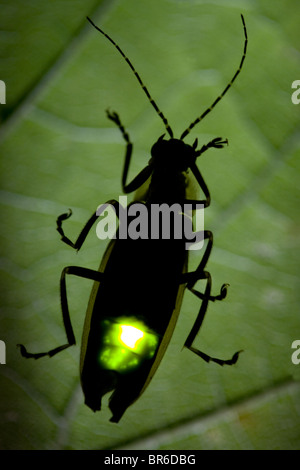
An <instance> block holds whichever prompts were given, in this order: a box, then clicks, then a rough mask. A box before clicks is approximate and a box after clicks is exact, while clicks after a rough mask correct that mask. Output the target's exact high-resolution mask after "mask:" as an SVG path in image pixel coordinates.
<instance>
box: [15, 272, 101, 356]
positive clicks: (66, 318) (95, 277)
mask: <svg viewBox="0 0 300 470" xmlns="http://www.w3.org/2000/svg"><path fill="white" fill-rule="evenodd" d="M66 274H73V275H74V276H79V277H83V278H85V279H91V280H92V281H98V282H100V281H101V280H102V279H103V273H101V272H99V271H94V270H93V269H87V268H81V267H79V266H67V267H66V268H64V269H63V271H62V273H61V278H60V298H61V310H62V316H63V322H64V326H65V331H66V335H67V340H68V343H66V344H63V345H61V346H58V347H57V348H54V349H50V351H47V352H41V353H29V352H28V351H27V349H26V348H25V346H23V344H18V345H17V346H18V347H19V348H20V351H21V354H22V356H23V357H25V358H27V359H29V358H32V359H39V358H41V357H45V356H49V357H52V356H55V354H57V353H59V352H61V351H63V350H64V349H67V348H69V347H70V346H73V345H74V344H76V340H75V336H74V332H73V327H72V323H71V318H70V313H69V307H68V301H67V290H66Z"/></svg>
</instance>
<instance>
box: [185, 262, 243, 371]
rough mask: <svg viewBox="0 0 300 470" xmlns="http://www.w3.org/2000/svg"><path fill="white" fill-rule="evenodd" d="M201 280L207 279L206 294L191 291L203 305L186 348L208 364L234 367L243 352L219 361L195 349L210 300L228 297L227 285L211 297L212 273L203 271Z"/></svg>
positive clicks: (187, 340)
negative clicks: (194, 343) (194, 344)
mask: <svg viewBox="0 0 300 470" xmlns="http://www.w3.org/2000/svg"><path fill="white" fill-rule="evenodd" d="M199 278H200V277H199ZM201 278H202V279H204V278H206V280H207V282H206V288H205V292H204V294H202V293H201V292H198V291H196V290H195V289H193V288H190V289H189V290H191V292H193V294H194V295H196V296H197V297H198V298H200V299H201V300H202V303H201V306H200V309H199V313H198V316H197V318H196V321H195V323H194V325H193V327H192V329H191V331H190V334H189V335H188V337H187V339H186V342H185V344H184V346H185V347H186V348H188V349H189V350H190V351H192V352H193V353H195V354H197V356H199V357H201V358H202V359H203V360H204V361H206V362H210V361H212V362H215V363H217V364H219V365H221V366H223V365H225V364H226V365H233V364H235V363H236V362H237V360H238V357H239V354H240V352H241V351H238V352H236V353H234V355H233V356H232V358H231V359H227V360H225V359H219V358H216V357H211V356H209V355H208V354H206V353H204V352H202V351H200V350H199V349H197V348H195V347H193V342H194V340H195V338H196V336H197V334H198V332H199V330H200V328H201V325H202V322H203V320H204V317H205V314H206V311H207V307H208V303H209V301H210V300H212V301H214V300H223V299H224V298H225V297H226V293H227V284H223V286H222V287H221V291H220V294H219V295H217V296H211V295H210V292H211V275H210V273H209V272H207V271H203V273H202V276H201Z"/></svg>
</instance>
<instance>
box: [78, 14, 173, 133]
mask: <svg viewBox="0 0 300 470" xmlns="http://www.w3.org/2000/svg"><path fill="white" fill-rule="evenodd" d="M87 20H88V21H89V22H90V23H91V25H92V26H94V28H96V29H97V31H99V32H100V33H101V34H103V36H105V37H106V38H107V39H108V40H109V41H110V42H111V43H112V44H113V45H114V46H115V48H116V49H117V50H118V51H119V52H120V54H121V56H122V57H123V58H124V59H125V60H126V62H127V64H128V65H129V67H130V68H131V70H132V71H133V73H134V75H135V76H136V78H137V80H138V82H139V84H140V85H141V87H142V89H143V90H144V92H145V93H146V96H147V98H148V100H149V101H150V103H151V104H152V106H153V108H154V109H155V111H156V112H157V114H158V115H159V117H160V118H161V119H162V121H163V123H164V125H165V128H166V130H167V132H168V134H169V135H170V137H173V131H172V129H171V127H170V125H169V123H168V120H167V118H166V117H165V116H164V114H163V113H162V111H161V110H160V109H159V107H158V106H157V104H156V103H155V101H154V99H153V98H152V97H151V95H150V93H149V91H148V89H147V88H146V86H145V85H144V83H143V81H142V79H141V77H140V76H139V74H138V73H137V71H136V70H135V68H134V66H133V65H132V63H131V62H130V60H129V59H128V57H126V55H125V54H124V52H123V51H122V49H121V48H120V47H119V46H118V44H116V43H115V41H114V40H113V39H112V38H111V37H110V36H109V35H108V34H106V33H105V32H104V31H103V30H102V29H100V28H99V27H98V26H96V25H95V23H93V21H92V20H91V19H90V18H89V17H87Z"/></svg>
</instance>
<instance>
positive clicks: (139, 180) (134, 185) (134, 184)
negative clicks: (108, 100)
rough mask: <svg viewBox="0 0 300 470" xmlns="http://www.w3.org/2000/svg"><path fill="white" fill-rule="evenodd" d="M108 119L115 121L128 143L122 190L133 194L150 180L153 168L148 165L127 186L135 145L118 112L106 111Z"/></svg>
mask: <svg viewBox="0 0 300 470" xmlns="http://www.w3.org/2000/svg"><path fill="white" fill-rule="evenodd" d="M106 113H107V117H108V119H110V120H111V121H113V122H114V123H115V124H116V125H117V126H118V128H119V129H120V131H121V133H122V136H123V138H124V140H125V142H126V152H125V161H124V167H123V173H122V189H123V192H124V193H125V194H128V193H131V192H132V191H136V189H138V188H139V187H140V186H142V184H143V183H145V181H146V180H147V179H148V178H149V176H150V175H151V173H152V168H151V167H150V166H149V165H148V166H146V167H145V168H144V169H143V170H142V171H141V172H140V173H139V174H138V175H137V176H136V177H135V178H134V179H133V180H132V181H131V183H128V184H126V181H127V176H128V170H129V164H130V160H131V155H132V148H133V145H132V143H131V141H130V138H129V135H128V133H127V132H126V130H125V127H124V126H123V124H122V123H121V120H120V118H119V115H118V114H117V113H116V112H114V111H113V112H110V111H109V110H107V111H106Z"/></svg>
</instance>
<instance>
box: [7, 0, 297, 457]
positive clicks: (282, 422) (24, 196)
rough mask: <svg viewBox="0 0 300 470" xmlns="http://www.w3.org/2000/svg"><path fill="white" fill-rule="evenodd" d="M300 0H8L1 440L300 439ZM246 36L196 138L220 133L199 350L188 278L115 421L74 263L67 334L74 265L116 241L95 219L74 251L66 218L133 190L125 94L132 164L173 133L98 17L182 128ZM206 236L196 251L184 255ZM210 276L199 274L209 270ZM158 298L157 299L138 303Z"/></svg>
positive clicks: (288, 442)
mask: <svg viewBox="0 0 300 470" xmlns="http://www.w3.org/2000/svg"><path fill="white" fill-rule="evenodd" d="M297 7H298V3H297V2H296V0H289V1H287V2H280V1H278V0H277V1H273V2H269V1H266V0H263V1H260V2H252V1H250V0H235V1H230V2H229V1H228V2H221V1H215V2H204V1H201V0H152V1H151V2H148V1H146V0H124V1H122V2H121V1H102V2H101V1H96V0H94V1H92V0H86V1H85V2H80V1H72V2H70V1H66V0H65V1H63V0H54V1H52V2H49V3H46V2H38V1H37V0H31V1H28V2H26V4H24V2H20V1H15V2H8V1H2V2H1V20H0V21H1V28H0V30H1V33H0V34H1V46H0V47H1V49H0V57H1V72H0V79H1V80H3V81H4V82H5V84H6V104H5V105H4V104H0V112H1V127H0V137H1V142H0V152H1V194H0V197H1V199H0V203H1V221H2V223H1V267H2V271H1V273H2V274H1V286H2V295H1V317H0V339H1V340H2V341H4V342H5V345H6V364H1V365H0V420H1V423H2V426H1V430H0V448H2V449H115V448H127V449H137V448H142V449H181V450H188V449H299V448H300V400H299V391H300V385H299V378H300V372H299V371H300V364H299V365H296V364H293V362H292V360H291V356H292V353H293V351H294V350H293V349H292V348H291V345H292V343H293V341H294V340H297V339H298V340H299V339H300V319H299V308H298V305H299V295H298V292H299V285H298V279H299V216H298V213H299V196H300V195H299V156H300V145H299V142H300V139H299V110H300V105H294V104H293V103H292V101H291V95H292V92H293V91H294V90H292V88H291V85H292V82H293V81H294V80H299V79H300V76H299V50H297V47H298V45H299V42H298V41H299V36H298V35H299V33H298V26H299V25H298V21H297V15H296V11H297ZM241 13H242V14H243V15H244V17H245V20H246V24H247V30H248V36H249V45H248V54H247V57H246V60H245V64H244V68H243V70H242V73H241V74H240V76H239V77H238V78H237V81H236V82H235V83H234V86H233V87H232V88H231V89H230V90H229V91H228V93H227V94H226V96H225V97H224V98H223V99H222V101H221V102H220V103H218V105H217V106H216V108H215V109H214V110H213V112H212V113H210V114H209V115H207V116H206V118H205V119H204V120H203V121H202V122H201V123H200V124H199V125H198V126H196V127H195V128H194V129H193V130H192V132H191V133H190V135H189V136H188V137H187V139H186V141H187V142H188V143H192V142H193V141H194V140H195V138H196V137H197V138H198V141H199V146H200V145H203V144H205V143H207V142H208V141H209V140H211V139H212V138H214V137H219V136H220V137H223V138H228V140H229V146H228V147H226V148H225V149H223V150H218V149H216V150H209V151H208V152H207V153H205V155H203V157H202V159H201V160H200V161H199V162H198V164H199V168H200V169H201V173H202V175H203V177H204V178H205V181H206V182H207V184H208V187H209V189H210V192H211V196H212V204H211V206H210V207H209V208H208V209H207V210H206V213H205V227H206V228H207V229H210V230H212V231H213V233H214V248H213V251H212V255H211V257H210V260H209V263H208V266H207V269H209V271H210V273H211V275H212V278H213V291H214V292H215V293H217V292H219V288H220V286H221V285H222V284H223V283H225V282H226V283H229V284H230V290H229V293H228V297H227V298H226V299H225V300H224V301H223V302H219V303H218V304H211V305H210V306H209V309H208V312H207V315H206V318H205V322H204V324H203V327H202V329H201V332H200V334H199V336H198V338H197V341H196V343H197V346H198V347H199V348H200V349H201V350H203V351H205V352H206V353H207V354H210V355H213V356H216V357H224V358H229V357H231V356H232V354H233V353H234V352H235V351H237V350H240V349H243V350H244V352H243V354H241V356H240V359H239V361H238V363H237V364H236V365H234V366H232V367H226V366H224V367H223V368H221V367H219V366H218V365H217V364H213V363H209V364H207V363H204V362H203V361H201V359H200V358H198V357H196V356H195V355H193V354H192V353H191V352H190V351H188V350H186V349H184V350H182V346H183V344H184V342H185V339H186V337H187V335H188V334H189V331H190V329H191V327H192V325H193V322H194V321H195V318H196V315H197V312H198V310H199V299H197V298H194V296H193V295H192V294H191V293H189V292H186V294H185V298H184V302H183V305H182V310H181V315H180V318H179V321H178V324H177V328H176V330H175V333H174V336H173V338H172V342H171V344H170V347H169V349H168V351H167V353H166V355H165V358H164V359H163V361H162V363H161V366H160V368H159V369H158V371H157V373H156V375H155V377H154V379H153V380H152V382H151V384H150V386H149V387H148V389H147V390H146V392H145V393H144V394H143V395H142V396H141V398H140V399H139V400H138V401H137V402H136V403H135V404H134V405H132V406H131V407H130V408H129V409H128V410H127V412H126V413H125V415H124V417H123V418H122V420H121V422H120V423H119V424H118V425H116V424H112V423H110V422H109V418H110V412H109V410H108V407H107V403H108V397H105V399H104V400H103V410H102V411H101V412H100V413H96V414H94V413H92V412H91V410H90V409H89V408H87V407H86V406H85V405H84V403H83V396H82V392H81V388H80V384H79V371H78V369H79V366H78V364H79V354H80V347H79V346H80V339H81V334H82V328H83V321H84V313H85V310H86V305H87V302H88V298H89V292H90V288H91V282H90V281H88V280H85V279H80V278H74V279H73V278H72V279H70V280H68V299H69V304H70V310H71V316H72V323H73V326H74V331H75V336H76V338H77V345H76V346H74V347H72V348H69V349H67V350H66V351H63V352H62V353H60V354H58V355H57V356H55V357H53V358H51V359H49V358H43V359H40V360H38V361H33V360H26V359H24V358H22V357H21V355H20V352H19V350H18V348H17V347H16V345H17V344H18V343H24V344H25V345H26V346H27V347H28V350H30V351H32V352H40V351H47V350H49V349H51V348H54V347H56V346H59V345H61V344H64V343H65V341H66V338H65V332H64V327H63V323H62V318H61V312H60V299H59V279H60V273H61V271H62V269H63V268H64V267H65V266H68V265H78V266H85V267H88V268H91V269H98V265H99V262H100V259H101V256H102V254H103V252H104V249H105V242H102V241H100V240H99V239H98V238H97V237H96V233H95V231H94V232H93V231H92V232H91V234H90V236H89V237H88V239H87V241H86V243H85V244H84V246H83V247H82V249H81V250H80V252H79V253H78V254H76V253H74V250H72V249H71V248H69V247H68V246H66V245H64V244H63V243H62V242H61V241H60V239H59V236H58V234H57V232H56V230H55V229H56V224H55V221H56V217H57V216H58V215H59V214H61V213H63V212H65V211H66V210H67V209H68V208H69V207H71V208H72V210H73V216H72V218H71V219H69V220H68V221H67V222H66V230H67V231H68V236H69V237H70V238H71V239H72V240H73V239H75V238H76V236H77V235H78V233H79V232H80V230H81V228H82V227H83V225H84V223H85V222H86V220H87V219H88V217H89V216H90V215H91V214H92V213H93V211H94V210H95V209H96V208H97V207H98V205H99V204H101V203H103V202H106V201H107V200H109V199H111V198H118V196H119V195H120V194H121V181H120V179H121V171H122V165H123V158H124V150H125V148H124V142H123V140H122V136H121V135H120V132H119V130H118V129H117V128H116V126H114V125H113V123H112V122H111V121H108V120H107V117H106V113H105V110H106V109H107V108H109V109H111V110H112V111H114V110H115V111H117V112H118V113H119V115H120V116H121V118H122V122H123V123H124V125H125V127H126V130H127V131H128V133H129V135H130V137H131V140H132V141H133V143H134V153H133V162H132V167H131V169H130V177H133V176H135V175H136V174H137V173H138V171H140V170H141V169H142V168H144V166H145V164H146V163H147V162H148V160H149V155H150V149H151V146H152V145H153V143H154V142H155V141H156V140H157V138H158V137H159V136H160V135H161V134H162V133H163V132H164V130H165V129H164V126H163V123H162V121H161V119H160V118H159V117H158V116H157V114H156V113H155V111H154V109H153V108H152V106H151V105H150V103H149V101H147V98H146V96H145V94H144V93H143V91H142V89H141V87H140V86H139V84H138V82H137V80H136V78H135V76H134V74H133V73H132V72H131V71H130V69H129V67H128V65H127V64H126V62H125V61H124V60H123V59H122V57H121V56H120V55H119V54H118V52H117V51H116V50H115V49H114V48H113V47H112V45H111V44H110V43H109V42H108V41H107V40H106V39H105V38H104V37H103V36H101V35H100V34H99V33H98V32H97V31H96V30H94V29H93V28H92V27H91V25H90V24H89V23H88V22H87V21H86V16H90V17H91V18H92V19H93V21H94V22H95V23H96V24H97V25H99V26H100V27H101V28H103V29H104V30H105V31H107V32H108V33H109V34H110V35H111V36H112V37H113V38H114V40H115V41H116V42H117V43H118V44H119V45H120V47H121V48H122V49H123V50H124V52H125V53H126V55H127V56H128V57H129V58H130V59H131V61H132V63H133V64H134V66H135V68H136V69H137V71H138V73H139V74H140V75H141V77H142V79H143V81H144V82H145V84H146V86H147V87H148V89H149V91H150V93H151V95H152V96H153V98H154V99H155V101H156V103H157V104H158V106H159V107H160V108H161V110H162V111H163V113H164V114H165V116H167V118H168V120H169V122H170V125H171V127H172V129H173V131H174V134H175V136H176V137H179V136H180V135H181V133H182V132H183V131H184V129H186V128H187V127H188V125H189V124H190V123H191V122H192V121H194V120H195V119H196V117H197V116H199V115H200V114H201V113H202V112H203V111H205V109H206V108H207V107H209V106H210V105H211V103H212V102H213V101H214V99H215V98H216V97H217V96H218V95H219V94H220V93H221V92H222V90H223V89H224V88H225V86H226V85H227V83H228V82H229V81H230V79H231V78H232V76H233V74H234V72H235V70H236V69H237V67H238V64H239V62H240V59H241V56H242V51H243V41H244V38H243V28H242V23H241V19H240V14H241ZM200 257H201V252H200V253H199V252H196V253H193V256H192V257H191V267H190V269H193V268H195V267H196V266H197V264H198V263H199V258H200ZM200 287H201V286H200ZM145 301H146V300H145Z"/></svg>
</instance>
